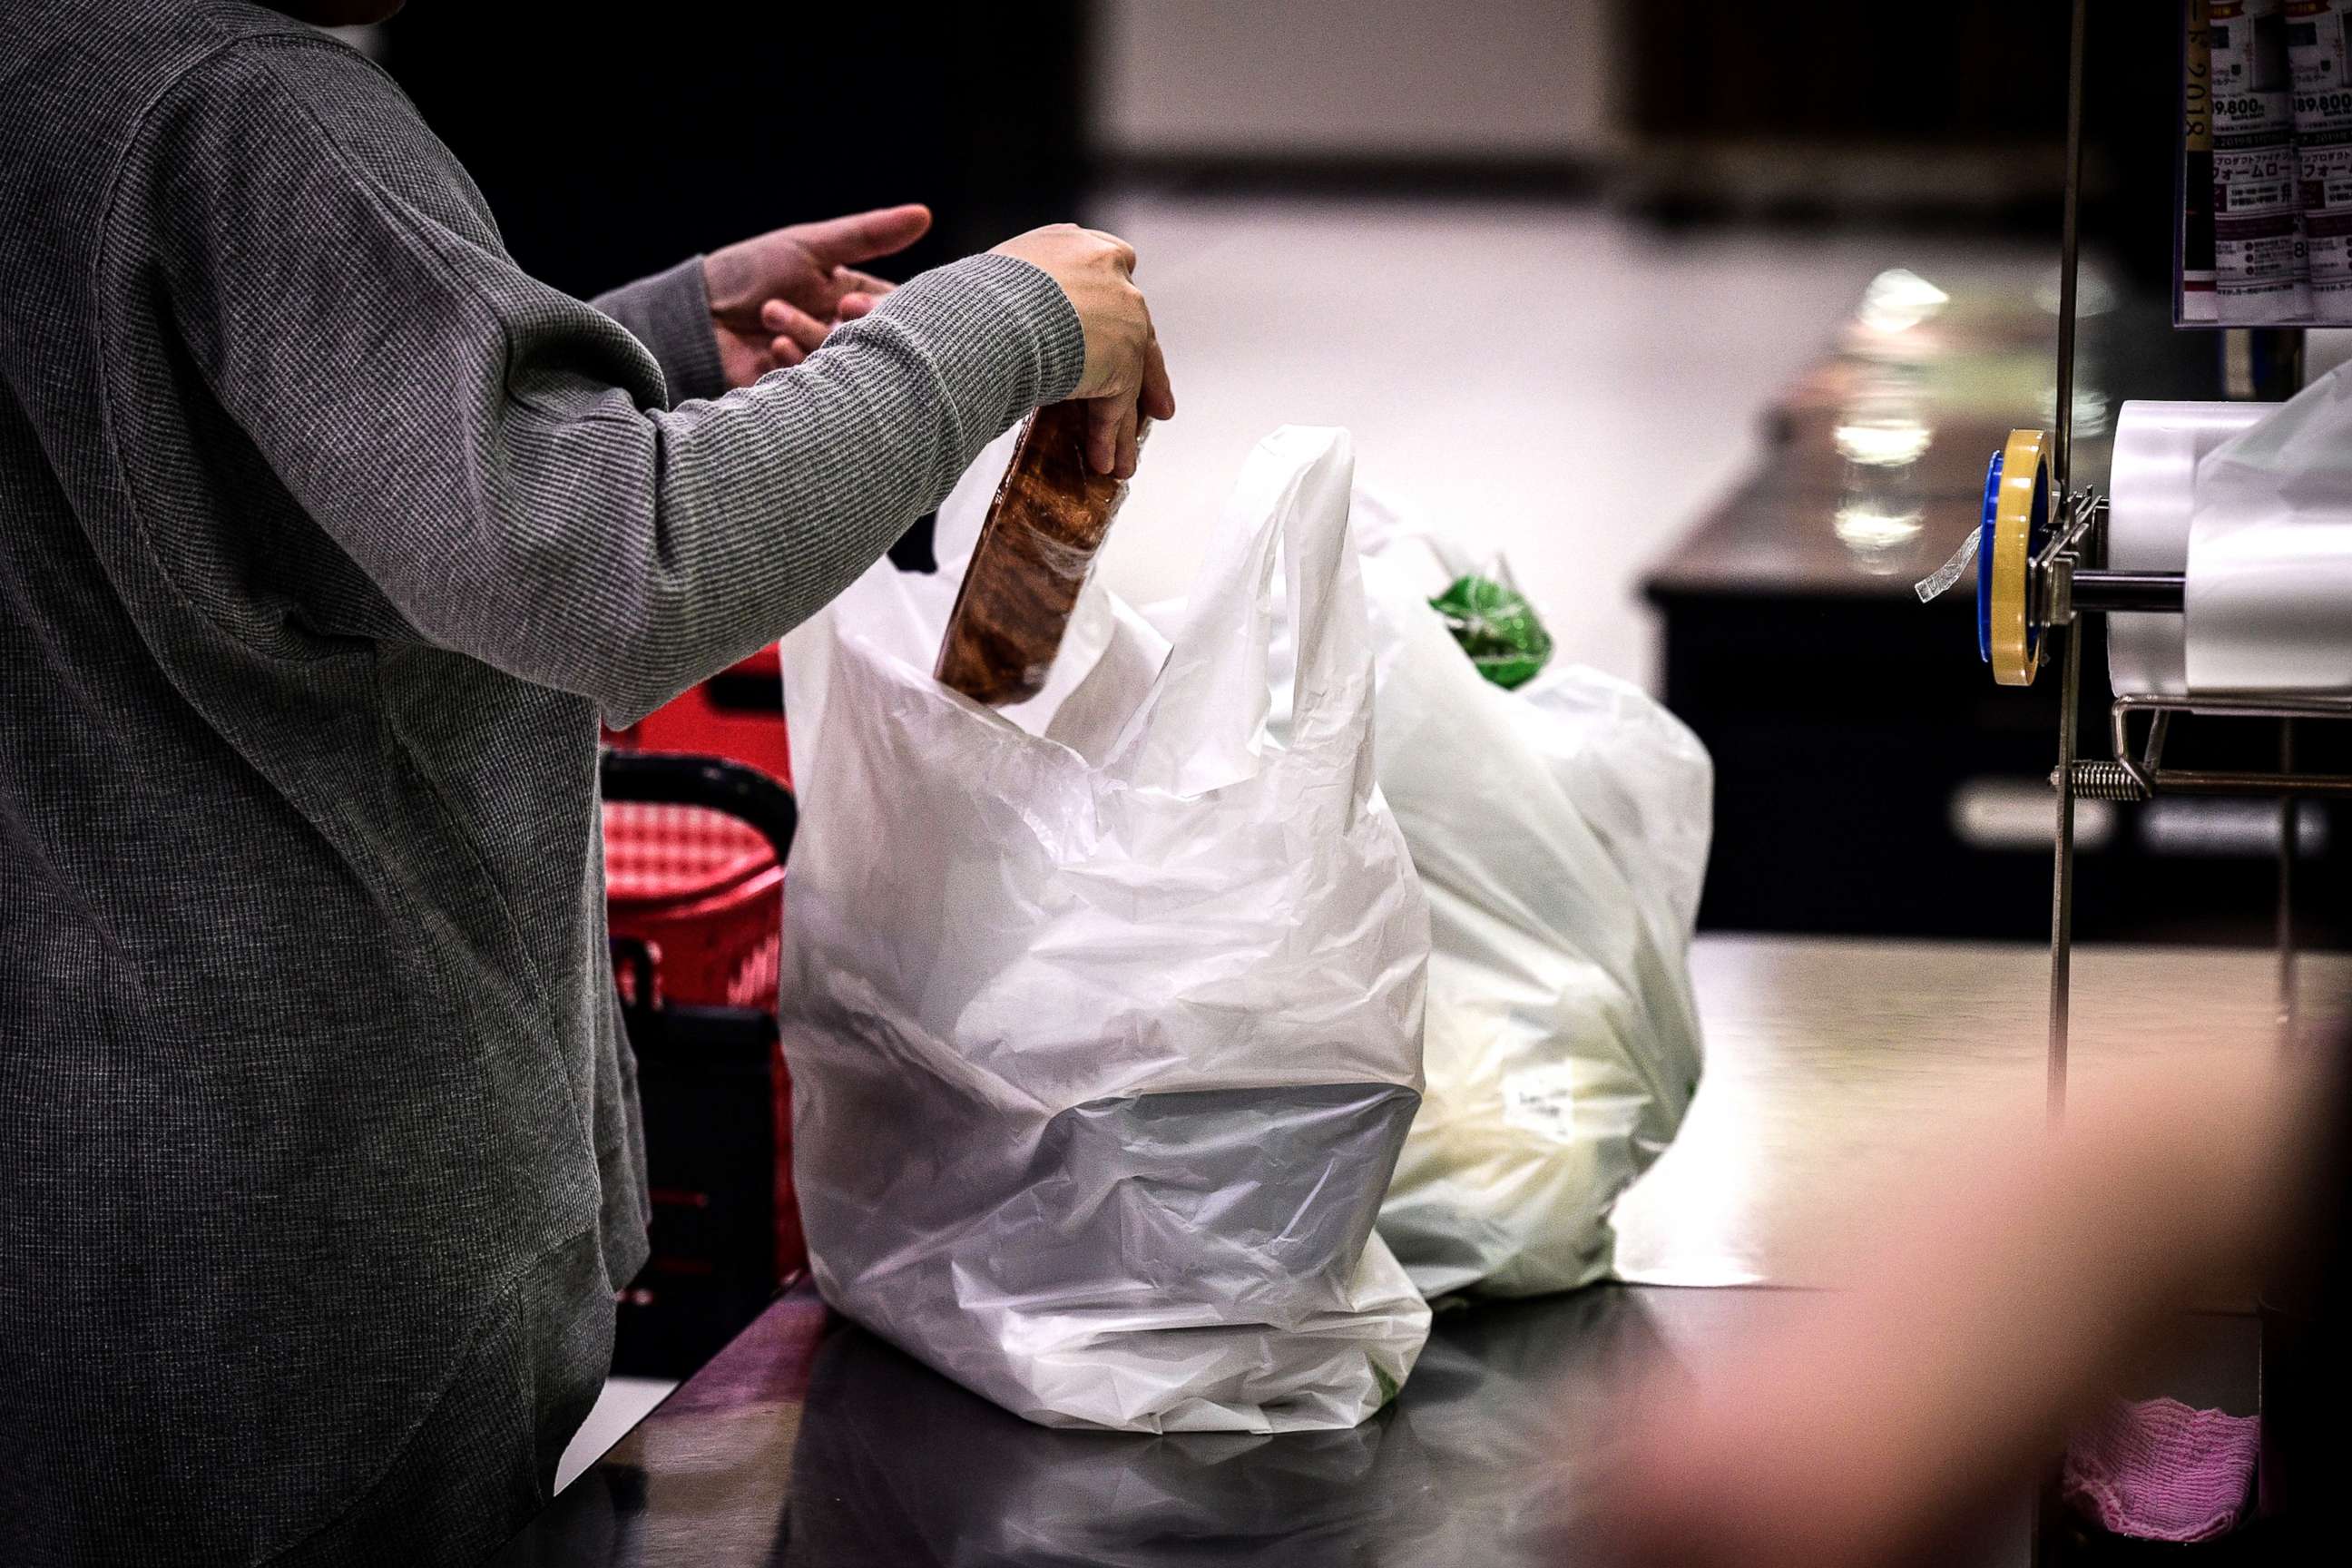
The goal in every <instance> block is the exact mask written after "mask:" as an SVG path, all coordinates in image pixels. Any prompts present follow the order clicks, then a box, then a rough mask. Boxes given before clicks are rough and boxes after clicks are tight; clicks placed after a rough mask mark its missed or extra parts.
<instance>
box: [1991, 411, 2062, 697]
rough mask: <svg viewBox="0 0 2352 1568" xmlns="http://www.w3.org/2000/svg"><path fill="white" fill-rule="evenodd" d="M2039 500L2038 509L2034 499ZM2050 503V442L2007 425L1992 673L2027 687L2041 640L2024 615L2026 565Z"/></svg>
mask: <svg viewBox="0 0 2352 1568" xmlns="http://www.w3.org/2000/svg"><path fill="white" fill-rule="evenodd" d="M2037 497H2039V498H2040V500H2041V505H2040V507H2039V508H2037V507H2036V506H2035V504H2034V502H2035V499H2036V498H2037ZM2049 507H2050V458H2049V443H2048V441H2047V439H2046V438H2045V437H2043V436H2042V432H2041V431H2039V430H2011V432H2010V433H2009V442H2008V445H2006V446H2004V447H2001V449H2000V494H1999V496H1998V497H1997V498H1996V499H1995V500H1994V503H1993V516H1992V578H1991V584H1992V605H1991V614H1990V618H1989V623H1988V626H1989V629H1990V633H1991V651H1992V678H1993V679H1994V680H1996V681H1998V682H2000V684H2001V685H2003V686H2031V685H2032V684H2033V676H2034V672H2035V671H2036V670H2038V669H2040V668H2042V639H2041V638H2040V637H2035V636H2032V634H2031V631H2030V628H2029V618H2028V616H2027V615H2026V603H2025V584H2026V576H2027V573H2026V566H2027V563H2029V562H2031V561H2032V558H2033V524H2034V521H2035V517H2036V513H2037V511H2038V512H2039V513H2040V515H2041V516H2042V517H2044V518H2046V517H2047V516H2048V514H2049Z"/></svg>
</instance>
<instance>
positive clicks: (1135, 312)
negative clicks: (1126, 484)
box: [996, 223, 1176, 479]
mask: <svg viewBox="0 0 2352 1568" xmlns="http://www.w3.org/2000/svg"><path fill="white" fill-rule="evenodd" d="M996 253H997V254H998V255H1000V256H1013V257H1018V258H1020V259H1022V260H1023V261H1026V262H1028V263H1029V264H1030V265H1031V266H1033V267H1035V268H1039V269H1040V270H1042V271H1044V272H1045V274H1046V276H1048V277H1050V278H1051V279H1053V280H1054V281H1055V283H1058V284H1060V285H1061V289H1062V292H1063V293H1064V294H1066V295H1067V296H1069V300H1070V304H1071V306H1072V307H1073V308H1074V309H1076V311H1077V312H1078V323H1079V325H1080V326H1082V327H1083V328H1085V330H1086V334H1087V368H1086V371H1085V373H1084V374H1081V375H1080V376H1079V378H1078V389H1077V391H1076V392H1075V393H1073V394H1072V396H1073V398H1076V399H1080V400H1083V401H1085V402H1086V404H1087V461H1088V462H1090V463H1092V464H1093V465H1094V469H1095V472H1097V473H1098V474H1117V475H1118V477H1119V478H1120V479H1130V478H1132V477H1133V476H1134V474H1135V438H1136V429H1137V426H1139V423H1140V422H1141V421H1142V420H1144V419H1168V418H1172V417H1173V416H1175V413H1176V394H1175V391H1174V390H1173V389H1172V388H1171V386H1170V385H1169V384H1168V363H1167V361H1165V360H1164V359H1162V358H1161V357H1160V337H1159V334H1158V333H1157V332H1155V331H1153V330H1152V326H1151V310H1150V307H1149V306H1148V305H1146V304H1145V303H1144V300H1143V290H1142V289H1138V288H1137V287H1136V286H1135V247H1133V246H1131V245H1129V244H1128V243H1127V241H1125V240H1123V239H1121V238H1119V237H1118V236H1117V235H1115V234H1104V233H1102V232H1101V231H1100V230H1098V229H1091V228H1080V227H1079V226H1077V225H1076V224H1070V223H1057V224H1055V225H1053V226H1051V227H1048V228H1033V229H1031V230H1030V231H1029V232H1028V233H1027V234H1022V235H1015V236H1014V237H1013V238H1011V239H1008V240H1006V241H1005V242H1004V243H1003V245H1000V246H998V247H996Z"/></svg>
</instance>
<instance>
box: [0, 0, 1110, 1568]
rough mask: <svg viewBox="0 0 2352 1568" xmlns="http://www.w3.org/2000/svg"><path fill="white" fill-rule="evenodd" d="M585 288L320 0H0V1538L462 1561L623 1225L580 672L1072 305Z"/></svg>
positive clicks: (616, 1092)
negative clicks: (815, 300) (548, 282)
mask: <svg viewBox="0 0 2352 1568" xmlns="http://www.w3.org/2000/svg"><path fill="white" fill-rule="evenodd" d="M600 111H601V106H598V105H595V104H594V103H593V101H592V100H590V99H588V98H586V97H583V104H582V112H583V116H586V115H589V114H593V113H596V112H600ZM612 113H613V114H614V118H615V119H616V120H618V119H620V118H621V110H620V109H619V108H617V107H615V108H614V109H613V110H612ZM545 129H546V128H543V127H542V128H540V132H541V133H543V132H544V131H545ZM553 144H554V143H553V142H551V145H553ZM688 155H690V154H688ZM606 303H607V304H608V306H609V313H607V312H600V311H599V310H595V309H592V308H590V307H589V306H587V305H584V304H582V303H580V302H578V301H576V300H571V299H568V298H565V297H564V296H562V295H561V294H559V293H557V292H555V291H554V290H552V289H548V288H545V287H543V286H541V284H538V283H536V282H534V281H532V280H531V279H530V278H528V277H526V276H524V275H523V274H522V273H521V272H520V271H518V270H517V269H516V268H515V267H514V265H513V263H512V262H511V261H509V259H508V258H507V257H506V255H505V253H504V252H503V250H502V249H501V248H500V246H499V237H498V233H497V231H496V229H495V228H494V227H493V226H492V224H491V221H490V216H489V215H488V212H487V211H485V210H484V208H483V205H482V202H481V199H480V197H479V195H478V194H477V193H476V191H475V190H474V187H473V186H472V184H470V183H469V182H468V181H467V178H466V175H465V173H464V171H463V170H462V169H460V168H459V167H458V165H457V163H456V162H455V161H454V160H453V159H452V158H451V156H450V155H449V153H447V151H446V149H444V148H443V147H442V146H441V145H440V144H439V143H438V142H436V141H435V139H434V138H433V136H432V135H431V134H430V133H429V132H427V131H426V130H425V127H424V125H423V124H422V123H420V122H419V121H418V120H417V118H416V115H415V112H414V110H412V109H411V107H410V106H409V104H408V103H407V102H406V101H405V100H404V98H403V97H402V95H401V94H400V92H399V91H398V89H396V88H395V87H394V85H393V84H392V83H391V82H390V81H389V80H388V79H386V78H384V77H383V75H382V74H381V73H380V72H379V71H377V70H376V69H375V68H373V66H371V65H370V64H369V63H368V62H367V61H366V60H364V59H362V58H361V57H359V56H358V55H356V54H354V53H352V51H350V50H349V49H346V48H345V47H342V46H341V45H340V44H337V43H334V42H331V41H330V40H327V39H325V38H322V37H319V36H318V35H315V34H311V33H310V32H308V31H305V30H303V29H301V28H299V27H297V26H293V25H292V24H289V23H287V22H284V21H282V20H280V19H278V17H276V16H272V15H271V14H269V13H268V12H265V11H262V10H260V9H258V8H256V7H253V6H248V5H236V4H228V3H225V0H224V3H211V0H152V3H142V4H126V3H124V0H6V3H5V5H0V376H5V381H0V1562H5V1563H11V1564H27V1563H31V1564H42V1563H85V1562H87V1563H173V1562H204V1563H254V1562H262V1561H271V1562H288V1563H313V1562H319V1563H328V1562H334V1563H344V1562H400V1563H429V1562H442V1561H448V1562H456V1561H465V1560H467V1559H469V1558H471V1557H473V1556H476V1555H478V1553H479V1552H481V1551H482V1550H484V1549H485V1548H487V1547H488V1546H489V1545H491V1544H494V1543H495V1542H497V1541H498V1540H499V1539H500V1538H502V1537H503V1536H504V1535H505V1534H506V1533H507V1532H508V1531H509V1530H510V1529H511V1528H512V1527H513V1526H514V1525H515V1524H516V1522H517V1521H519V1520H520V1518H521V1517H522V1516H523V1515H525V1514H526V1513H528V1511H529V1510H530V1509H532V1508H533V1507H535V1506H536V1504H537V1503H538V1502H539V1501H540V1500H541V1499H542V1497H543V1489H544V1487H545V1485H546V1479H547V1474H548V1470H549V1468H550V1467H551V1463H552V1460H553V1458H554V1456H555V1454H556V1452H557V1451H558V1450H559V1449H560V1447H561V1446H562V1441H563V1439H564V1438H565V1437H566V1436H568V1435H569V1432H570V1429H571V1427H572V1425H573V1424H574V1423H576V1422H577V1420H578V1418H579V1416H580V1415H581V1414H582V1413H583V1411H584V1409H585V1407H586V1404H587V1402H588V1401H589V1400H591V1399H592V1398H593V1396H594V1394H595V1392H596V1389H597V1386H598V1384H599V1381H600V1380H601V1378H602V1375H603V1373H604V1365H605V1362H606V1358H607V1354H608V1346H609V1342H610V1334H611V1323H612V1310H611V1298H612V1291H613V1289H614V1286H615V1285H616V1284H618V1283H619V1282H621V1281H622V1280H624V1279H626V1278H627V1277H628V1276H629V1274H630V1273H631V1272H632V1271H633V1270H634V1269H635V1268H636V1266H637V1265H638V1263H639V1262H640V1261H641V1260H642V1258H644V1255H645V1233H644V1205H643V1198H642V1175H641V1172H640V1169H639V1156H638V1142H637V1136H636V1133H635V1110H634V1105H633V1102H632V1085H631V1068H630V1062H629V1056H628V1051H627V1047H626V1045H625V1042H624V1040H623V1039H622V1037H621V1035H620V1032H619V1029H618V1026H617V1021H616V1018H615V1015H614V998H613V987H612V981H611V976H610V973H609V969H608V965H607V960H606V956H605V951H604V950H605V942H604V889H603V872H602V849H601V839H600V836H599V832H598V818H597V811H596V805H595V782H594V781H595V755H596V721H597V716H598V714H599V712H600V710H601V711H602V712H603V713H604V714H607V715H609V716H611V717H612V718H613V719H614V720H616V721H625V720H628V719H631V718H633V717H635V716H636V715H638V714H642V713H643V712H645V711H646V710H648V709H650V708H652V707H654V706H656V704H658V703H660V702H662V701H663V700H666V699H667V698H668V697H669V696H670V695H672V694H673V693H675V692H677V691H678V690H679V689H682V688H684V687H686V686H687V685H688V684H690V683H691V682H693V681H695V680H697V679H701V678H703V677H705V676H708V675H709V674H711V673H712V672H713V671H716V670H718V669H719V668H723V667H725V666H726V665H728V664H729V663H730V662H731V661H733V660H735V659H737V658H740V657H742V656H743V655H745V654H747V653H749V652H751V651H752V650H753V649H755V648H757V647H760V646H761V645H762V644H764V643H766V642H768V641H770V640H772V639H773V638H774V637H777V636H778V635H780V634H781V633H782V632H783V631H784V630H785V629H786V628H788V627H790V626H793V624H794V623H795V622H796V621H798V620H800V619H801V618H802V617H803V616H806V615H808V614H809V613H810V612H811V611H812V610H813V609H814V608H815V607H816V606H817V605H820V604H822V603H823V602H824V600H825V599H826V598H827V597H828V596H830V595H833V594H834V593H835V592H837V591H838V590H839V589H840V588H842V587H843V586H844V585H845V584H847V583H849V582H850V581H851V580H852V579H853V578H854V577H855V576H856V574H858V573H859V572H860V571H861V570H863V569H864V568H865V567H866V565H867V564H868V563H871V562H872V561H873V560H874V559H875V558H876V557H877V556H878V555H879V554H880V553H881V552H882V551H883V550H884V549H885V547H886V546H887V544H888V543H889V542H890V541H891V540H892V539H893V538H894V537H895V536H896V535H897V534H898V532H899V531H901V530H902V529H903V528H904V527H905V526H906V525H907V524H908V522H909V521H911V520H913V519H914V518H915V517H917V516H919V514H921V513H922V512H923V511H925V510H928V509H929V508H930V507H932V506H933V505H935V504H936V503H937V502H938V501H939V500H940V497H941V496H942V495H943V494H944V493H945V492H946V490H947V489H948V488H949V487H950V483H951V482H952V481H953V479H955V477H956V475H957V474H958V472H959V471H960V470H961V468H963V467H964V466H965V465H966V464H967V463H968V462H969V461H970V460H971V458H972V457H973V456H974V454H975V453H977V452H978V450H979V449H980V447H982V445H983V444H984V443H985V442H986V441H987V440H988V439H989V438H990V437H992V436H994V435H995V434H996V433H998V432H999V431H1000V430H1002V429H1003V428H1004V427H1005V426H1007V425H1009V424H1010V423H1011V422H1012V421H1013V420H1014V419H1015V418H1017V417H1018V416H1020V415H1021V414H1022V413H1023V412H1024V411H1025V410H1026V409H1028V408H1029V407H1030V406H1032V405H1034V404H1037V403H1040V402H1045V401H1052V400H1054V399H1056V398H1059V397H1063V396H1066V395H1068V393H1069V392H1070V391H1071V389H1072V387H1073V386H1074V385H1075V384H1076V379H1077V376H1078V373H1079V369H1080V364H1081V361H1082V359H1083V357H1084V346H1083V342H1082V334H1081V332H1080V329H1079V326H1078V322H1077V320H1076V315H1075V313H1074V312H1073V311H1072V310H1071V308H1070V306H1069V303H1068V301H1067V300H1066V299H1064V298H1063V296H1062V294H1061V292H1060V291H1059V290H1058V289H1056V288H1055V286H1054V284H1053V282H1052V280H1051V279H1048V278H1047V277H1046V276H1045V274H1044V273H1042V272H1040V271H1038V270H1036V269H1035V268H1031V267H1029V266H1027V265H1026V264H1025V263H1022V262H1018V261H1014V260H1011V259H1009V258H1001V257H987V258H975V259H973V260H970V261H965V262H962V263H959V264H958V265H956V266H953V267H950V268H943V269H941V270H940V271H937V272H932V273H929V274H926V275H924V276H923V277H921V278H919V279H915V280H913V281H912V282H910V283H908V285H907V286H906V287H905V288H903V289H899V290H898V292H897V293H896V294H894V295H892V296H891V297H890V299H889V300H888V302H887V304H885V305H884V306H883V307H882V309H881V310H878V311H877V312H876V313H875V314H874V315H873V316H872V317H871V318H870V319H868V320H866V321H861V322H858V323H856V324H855V325H852V326H849V327H847V328H845V329H843V330H842V331H839V332H837V333H836V334H835V336H834V338H833V340H832V342H830V343H829V344H828V345H827V346H826V347H825V348H824V350H823V351H822V352H821V353H817V354H816V355H814V356H813V357H812V358H811V359H810V360H809V361H808V363H806V364H805V365H803V366H802V367H800V368H798V369H795V370H790V371H784V372H781V373H779V374H774V375H771V376H769V377H768V378H767V379H766V380H764V381H762V382H761V384H759V385H758V386H756V387H754V388H751V389H749V390H746V391H739V392H734V393H729V394H727V395H723V396H722V395H719V393H720V392H721V390H722V389H721V388H720V386H719V384H718V363H717V356H716V350H715V347H714V345H713V343H712V342H711V340H710V335H709V321H708V314H707V311H708V307H707V303H706V302H705V300H703V298H702V294H701V283H700V275H699V268H698V267H693V266H689V267H688V268H681V269H680V270H679V271H677V272H676V273H673V274H668V275H666V276H665V277H664V278H661V279H653V280H650V281H649V282H647V283H646V284H645V285H641V286H638V287H636V288H635V289H631V290H627V291H625V293H624V294H623V295H622V296H619V297H616V298H614V299H613V300H609V301H607V302H606ZM614 316H618V317H619V318H620V319H621V320H622V321H626V322H628V323H630V324H631V325H633V326H635V328H636V329H637V330H638V332H639V334H640V336H632V335H631V333H630V332H629V331H624V330H623V327H622V325H620V324H617V323H616V321H615V320H614ZM640 337H642V339H643V340H644V341H640ZM702 399H708V400H707V401H706V400H702Z"/></svg>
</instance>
